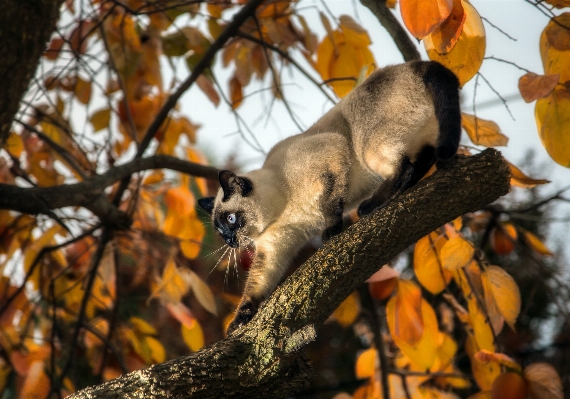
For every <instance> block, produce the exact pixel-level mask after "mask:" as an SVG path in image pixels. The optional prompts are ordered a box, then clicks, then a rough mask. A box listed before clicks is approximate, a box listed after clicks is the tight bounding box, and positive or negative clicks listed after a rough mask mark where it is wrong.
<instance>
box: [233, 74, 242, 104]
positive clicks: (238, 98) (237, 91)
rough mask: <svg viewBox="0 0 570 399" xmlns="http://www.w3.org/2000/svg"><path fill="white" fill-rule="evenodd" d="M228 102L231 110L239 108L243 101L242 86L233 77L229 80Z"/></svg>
mask: <svg viewBox="0 0 570 399" xmlns="http://www.w3.org/2000/svg"><path fill="white" fill-rule="evenodd" d="M230 100H231V104H232V108H233V109H236V108H237V107H239V106H240V104H241V102H242V100H243V92H242V86H241V83H240V82H239V80H238V79H237V78H236V77H235V76H234V77H233V78H232V79H230Z"/></svg>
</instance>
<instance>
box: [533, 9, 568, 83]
mask: <svg viewBox="0 0 570 399" xmlns="http://www.w3.org/2000/svg"><path fill="white" fill-rule="evenodd" d="M566 26H570V13H568V12H565V13H563V14H561V15H559V16H557V17H555V18H552V19H551V20H550V22H549V23H548V25H547V26H546V28H545V29H544V30H543V31H542V34H541V35H540V56H541V58H542V65H543V67H544V74H545V75H560V80H559V81H560V82H562V83H564V82H567V81H568V80H570V68H569V66H570V48H568V35H567V33H566V32H567V29H566Z"/></svg>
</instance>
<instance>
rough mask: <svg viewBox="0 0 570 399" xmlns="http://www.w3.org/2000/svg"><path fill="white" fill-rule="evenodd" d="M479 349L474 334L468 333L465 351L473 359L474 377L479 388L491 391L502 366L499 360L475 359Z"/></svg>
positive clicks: (472, 369)
mask: <svg viewBox="0 0 570 399" xmlns="http://www.w3.org/2000/svg"><path fill="white" fill-rule="evenodd" d="M479 351H480V349H479V347H478V345H477V341H476V340H475V338H474V336H473V335H468V336H467V340H466V341H465V352H467V355H468V356H469V360H470V361H471V371H472V372H473V377H474V378H475V382H477V385H479V388H481V390H482V391H489V393H490V392H491V387H492V386H493V381H495V378H497V376H498V375H499V374H501V366H500V365H499V363H497V362H489V363H487V364H483V363H481V362H480V361H478V360H477V359H475V354H476V353H477V352H479ZM493 351H494V350H493ZM489 399H490V396H489Z"/></svg>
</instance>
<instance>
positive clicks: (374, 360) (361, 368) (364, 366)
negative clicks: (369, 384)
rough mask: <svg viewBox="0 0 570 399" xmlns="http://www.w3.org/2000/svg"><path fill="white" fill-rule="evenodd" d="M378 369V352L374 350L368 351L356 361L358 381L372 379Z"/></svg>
mask: <svg viewBox="0 0 570 399" xmlns="http://www.w3.org/2000/svg"><path fill="white" fill-rule="evenodd" d="M377 368H378V351H377V350H376V349H374V348H370V349H366V350H365V351H363V352H362V353H360V355H358V358H357V359H356V364H355V366H354V374H355V375H356V378H357V379H358V380H363V379H365V378H372V377H373V376H374V372H375V370H376V369H377Z"/></svg>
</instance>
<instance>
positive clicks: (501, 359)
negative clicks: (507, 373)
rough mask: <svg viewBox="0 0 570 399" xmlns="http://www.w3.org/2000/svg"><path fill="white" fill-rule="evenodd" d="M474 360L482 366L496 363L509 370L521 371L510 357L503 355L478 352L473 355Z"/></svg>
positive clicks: (484, 351)
mask: <svg viewBox="0 0 570 399" xmlns="http://www.w3.org/2000/svg"><path fill="white" fill-rule="evenodd" d="M474 357H475V359H476V360H477V361H479V362H481V363H483V364H487V363H489V362H497V363H499V364H502V365H505V366H507V367H508V368H509V369H511V370H515V371H518V372H520V371H522V368H521V366H520V365H519V364H518V363H517V362H516V361H515V360H514V359H513V358H511V357H509V356H507V355H505V354H504V353H495V352H491V351H488V350H485V349H483V350H480V351H479V352H477V353H476V354H475V356H474Z"/></svg>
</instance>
